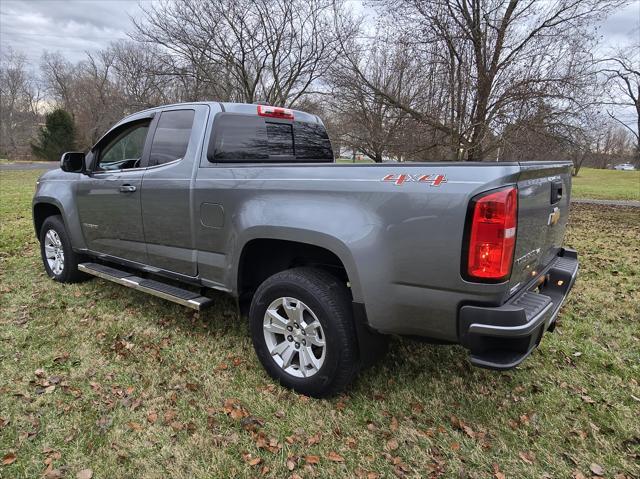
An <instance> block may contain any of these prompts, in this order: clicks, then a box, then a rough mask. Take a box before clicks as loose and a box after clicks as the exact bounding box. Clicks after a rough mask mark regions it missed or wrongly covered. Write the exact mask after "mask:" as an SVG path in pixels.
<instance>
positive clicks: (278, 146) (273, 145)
mask: <svg viewBox="0 0 640 479" xmlns="http://www.w3.org/2000/svg"><path fill="white" fill-rule="evenodd" d="M267 140H268V143H269V155H274V156H293V128H292V127H291V124H290V123H267Z"/></svg>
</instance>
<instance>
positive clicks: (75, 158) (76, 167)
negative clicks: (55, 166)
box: [60, 151, 84, 173]
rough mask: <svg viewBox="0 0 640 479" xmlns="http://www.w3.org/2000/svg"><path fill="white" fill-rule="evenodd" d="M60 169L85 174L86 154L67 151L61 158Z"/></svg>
mask: <svg viewBox="0 0 640 479" xmlns="http://www.w3.org/2000/svg"><path fill="white" fill-rule="evenodd" d="M60 169H61V170H62V171H66V172H68V173H84V153H82V152H81V151H67V152H66V153H63V154H62V158H60Z"/></svg>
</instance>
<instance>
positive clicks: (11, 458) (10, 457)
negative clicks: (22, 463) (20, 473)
mask: <svg viewBox="0 0 640 479" xmlns="http://www.w3.org/2000/svg"><path fill="white" fill-rule="evenodd" d="M16 459H18V458H17V457H16V455H15V454H14V453H12V452H10V453H9V454H6V455H5V456H4V457H3V458H2V465H3V466H8V465H9V464H13V463H14V462H16Z"/></svg>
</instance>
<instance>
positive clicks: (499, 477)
mask: <svg viewBox="0 0 640 479" xmlns="http://www.w3.org/2000/svg"><path fill="white" fill-rule="evenodd" d="M493 477H495V478H496V479H505V477H506V476H505V475H504V473H503V472H500V466H498V464H496V463H495V462H494V463H493Z"/></svg>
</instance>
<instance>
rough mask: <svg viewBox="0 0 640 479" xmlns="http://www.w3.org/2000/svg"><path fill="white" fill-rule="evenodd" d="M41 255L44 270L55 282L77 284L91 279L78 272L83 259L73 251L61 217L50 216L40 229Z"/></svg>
mask: <svg viewBox="0 0 640 479" xmlns="http://www.w3.org/2000/svg"><path fill="white" fill-rule="evenodd" d="M40 254H41V256H42V262H43V264H44V269H45V271H46V272H47V274H48V275H49V277H50V278H52V279H53V280H55V281H59V282H60V283H77V282H79V281H82V280H84V279H87V278H89V276H88V275H86V274H84V273H82V272H81V271H79V270H78V263H80V262H82V257H81V256H80V255H79V254H77V253H76V252H75V251H73V248H72V247H71V241H70V240H69V236H68V235H67V230H66V229H65V227H64V223H63V221H62V218H61V217H60V216H57V215H56V216H49V217H48V218H47V219H46V220H44V223H43V224H42V228H41V229H40Z"/></svg>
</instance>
